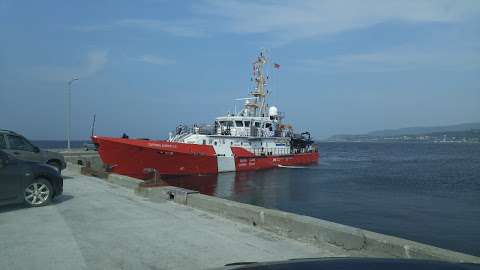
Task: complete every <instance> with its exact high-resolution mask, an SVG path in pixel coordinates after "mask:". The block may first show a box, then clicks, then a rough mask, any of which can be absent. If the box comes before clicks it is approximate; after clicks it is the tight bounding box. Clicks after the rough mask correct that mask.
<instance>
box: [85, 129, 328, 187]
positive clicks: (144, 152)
mask: <svg viewBox="0 0 480 270" xmlns="http://www.w3.org/2000/svg"><path fill="white" fill-rule="evenodd" d="M92 140H93V142H94V143H95V144H97V145H98V152H99V154H100V157H101V159H102V161H103V163H105V164H108V166H110V167H111V169H112V171H113V172H115V173H118V174H123V175H128V176H132V177H135V178H140V179H146V178H148V177H150V175H149V174H146V173H145V172H144V169H145V168H154V169H156V170H157V171H158V172H159V174H162V175H194V174H217V173H218V167H217V156H216V154H215V150H214V148H213V146H211V145H200V144H185V143H175V142H168V141H147V140H133V139H120V138H111V137H97V136H94V137H93V138H92ZM232 152H233V155H234V159H235V170H236V171H250V170H261V169H268V168H273V167H277V166H278V165H283V166H292V165H304V164H311V163H315V162H318V158H319V154H318V152H309V153H299V154H294V155H288V156H255V155H253V154H252V153H251V152H249V151H247V150H245V149H243V148H240V147H232Z"/></svg>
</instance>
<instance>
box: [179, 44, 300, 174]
mask: <svg viewBox="0 0 480 270" xmlns="http://www.w3.org/2000/svg"><path fill="white" fill-rule="evenodd" d="M267 63H268V59H267V58H266V57H265V55H264V53H263V52H262V53H260V56H259V57H258V58H257V60H256V61H255V62H254V63H253V78H252V80H253V81H255V88H254V89H253V91H251V92H250V95H251V97H248V98H244V99H242V100H245V101H244V105H243V109H242V110H241V111H240V112H238V113H236V114H228V115H226V116H221V117H217V118H216V119H215V122H214V124H213V125H209V126H197V125H194V126H193V127H185V126H179V127H177V130H176V132H175V135H174V136H171V137H170V139H169V141H172V142H180V143H190V144H207V145H212V146H213V147H214V149H215V152H216V154H217V156H218V157H219V170H222V171H228V170H230V169H231V170H234V169H235V165H234V162H233V154H232V150H231V147H242V148H244V149H245V150H247V151H250V152H252V153H254V154H255V155H258V156H261V155H272V156H282V155H290V154H293V153H294V152H295V151H296V150H295V149H293V148H292V145H291V138H292V136H293V131H292V128H291V126H289V125H284V124H283V123H282V119H283V115H282V114H281V113H279V111H278V108H277V107H275V106H271V107H269V105H268V104H267V100H266V97H267V95H268V91H267V89H266V86H267V79H268V77H266V76H265V75H264V66H265V64H267ZM220 163H222V165H220Z"/></svg>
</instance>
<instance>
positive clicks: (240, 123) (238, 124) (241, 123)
mask: <svg viewBox="0 0 480 270" xmlns="http://www.w3.org/2000/svg"><path fill="white" fill-rule="evenodd" d="M235 126H237V127H243V122H242V121H235Z"/></svg>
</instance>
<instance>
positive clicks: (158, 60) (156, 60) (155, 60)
mask: <svg viewBox="0 0 480 270" xmlns="http://www.w3.org/2000/svg"><path fill="white" fill-rule="evenodd" d="M133 60H136V61H140V62H144V63H148V64H153V65H170V64H174V63H175V61H173V60H171V59H167V58H163V57H159V56H155V55H151V54H144V55H142V56H139V57H136V58H134V59H133Z"/></svg>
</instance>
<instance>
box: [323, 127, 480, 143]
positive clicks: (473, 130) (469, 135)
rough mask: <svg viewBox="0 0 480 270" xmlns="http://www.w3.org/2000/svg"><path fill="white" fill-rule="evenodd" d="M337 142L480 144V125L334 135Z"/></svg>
mask: <svg viewBox="0 0 480 270" xmlns="http://www.w3.org/2000/svg"><path fill="white" fill-rule="evenodd" d="M326 141H336V142H469V143H471V142H473V143H480V123H464V124H458V125H450V126H436V127H409V128H399V129H387V130H377V131H372V132H370V133H367V134H341V135H334V136H332V137H330V138H328V139H326Z"/></svg>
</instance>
